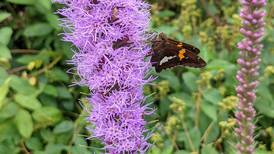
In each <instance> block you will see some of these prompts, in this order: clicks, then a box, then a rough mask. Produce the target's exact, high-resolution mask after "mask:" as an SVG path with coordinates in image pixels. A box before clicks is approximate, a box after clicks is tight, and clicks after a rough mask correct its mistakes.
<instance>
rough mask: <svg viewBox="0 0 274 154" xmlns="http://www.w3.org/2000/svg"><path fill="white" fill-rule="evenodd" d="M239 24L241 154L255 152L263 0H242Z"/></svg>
mask: <svg viewBox="0 0 274 154" xmlns="http://www.w3.org/2000/svg"><path fill="white" fill-rule="evenodd" d="M241 4H242V9H241V12H240V16H241V18H242V24H243V26H242V28H241V29H240V32H241V33H242V34H243V35H244V39H243V40H242V41H241V42H239V44H238V48H239V49H240V54H239V58H238V61H237V62H238V64H239V65H240V69H239V71H238V73H237V76H236V78H237V80H238V81H239V84H238V86H237V88H236V91H237V96H238V97H239V104H238V107H237V111H236V113H235V116H236V118H237V126H238V127H237V128H236V129H235V133H236V135H237V136H238V138H239V142H238V144H237V150H238V153H240V154H252V153H254V145H255V143H254V130H255V125H254V124H253V122H254V117H255V115H256V111H255V109H254V107H253V103H254V101H255V99H256V94H255V90H256V87H257V85H258V80H257V78H258V75H259V72H258V70H259V64H260V61H261V59H260V54H261V50H262V48H263V45H262V44H261V40H262V36H263V35H264V24H265V23H264V16H265V14H266V13H265V11H264V10H263V7H264V6H265V5H266V0H241Z"/></svg>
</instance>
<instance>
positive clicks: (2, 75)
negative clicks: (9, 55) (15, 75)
mask: <svg viewBox="0 0 274 154" xmlns="http://www.w3.org/2000/svg"><path fill="white" fill-rule="evenodd" d="M8 77H9V75H8V73H7V71H6V70H5V69H4V68H3V67H0V85H1V84H3V83H4V82H5V81H6V79H7V78H8Z"/></svg>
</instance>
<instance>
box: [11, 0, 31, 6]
mask: <svg viewBox="0 0 274 154" xmlns="http://www.w3.org/2000/svg"><path fill="white" fill-rule="evenodd" d="M6 1H8V2H10V3H14V4H21V5H31V4H34V2H35V0H6Z"/></svg>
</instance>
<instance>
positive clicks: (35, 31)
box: [23, 23, 52, 37]
mask: <svg viewBox="0 0 274 154" xmlns="http://www.w3.org/2000/svg"><path fill="white" fill-rule="evenodd" d="M51 31H52V27H51V26H50V25H49V24H47V23H36V24H33V25H30V26H28V27H27V28H26V29H25V30H24V32H23V34H24V36H26V37H34V36H43V35H47V34H49V33H50V32H51Z"/></svg>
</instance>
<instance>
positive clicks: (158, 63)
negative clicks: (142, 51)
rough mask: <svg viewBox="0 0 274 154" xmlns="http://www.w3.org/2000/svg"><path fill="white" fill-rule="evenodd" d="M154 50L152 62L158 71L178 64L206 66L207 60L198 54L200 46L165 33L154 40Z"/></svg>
mask: <svg viewBox="0 0 274 154" xmlns="http://www.w3.org/2000/svg"><path fill="white" fill-rule="evenodd" d="M152 51H153V54H152V57H151V64H152V66H154V67H155V70H156V72H160V71H162V70H163V69H167V68H171V67H175V66H177V65H182V66H188V67H196V68H202V67H204V66H206V62H205V61H204V60H203V59H202V58H200V57H199V56H198V53H199V52H200V50H199V49H198V48H196V47H194V46H192V45H190V44H187V43H183V42H178V41H176V40H173V39H170V38H168V37H166V36H165V34H163V33H160V34H159V36H158V37H156V38H155V39H154V40H153V41H152Z"/></svg>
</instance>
